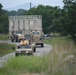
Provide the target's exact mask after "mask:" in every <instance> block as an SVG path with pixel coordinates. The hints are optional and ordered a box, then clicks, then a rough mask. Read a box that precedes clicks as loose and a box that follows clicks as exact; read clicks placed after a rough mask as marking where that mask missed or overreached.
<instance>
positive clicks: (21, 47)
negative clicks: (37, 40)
mask: <svg viewBox="0 0 76 75" xmlns="http://www.w3.org/2000/svg"><path fill="white" fill-rule="evenodd" d="M17 48H18V49H25V48H31V46H28V45H27V46H23V45H20V46H18V47H17Z"/></svg>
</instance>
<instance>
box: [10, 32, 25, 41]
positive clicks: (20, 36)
mask: <svg viewBox="0 0 76 75" xmlns="http://www.w3.org/2000/svg"><path fill="white" fill-rule="evenodd" d="M23 39H24V35H23V34H22V32H21V31H14V32H12V35H11V42H14V41H15V42H20V41H21V40H23Z"/></svg>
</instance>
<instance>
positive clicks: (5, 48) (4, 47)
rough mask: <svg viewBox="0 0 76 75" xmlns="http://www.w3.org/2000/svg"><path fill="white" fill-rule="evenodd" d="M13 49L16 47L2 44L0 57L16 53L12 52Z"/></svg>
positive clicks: (0, 45)
mask: <svg viewBox="0 0 76 75" xmlns="http://www.w3.org/2000/svg"><path fill="white" fill-rule="evenodd" d="M12 47H15V45H13V44H6V43H0V56H3V55H6V54H9V53H11V52H14V50H12Z"/></svg>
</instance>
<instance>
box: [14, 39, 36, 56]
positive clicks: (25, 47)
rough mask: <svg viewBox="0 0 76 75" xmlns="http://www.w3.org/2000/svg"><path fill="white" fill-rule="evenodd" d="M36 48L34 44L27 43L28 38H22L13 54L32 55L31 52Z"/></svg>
mask: <svg viewBox="0 0 76 75" xmlns="http://www.w3.org/2000/svg"><path fill="white" fill-rule="evenodd" d="M35 50H36V48H35V45H34V44H32V45H29V41H28V40H22V41H21V42H20V44H19V45H18V46H17V47H16V51H15V55H16V56H18V55H25V54H28V55H33V53H34V52H35Z"/></svg>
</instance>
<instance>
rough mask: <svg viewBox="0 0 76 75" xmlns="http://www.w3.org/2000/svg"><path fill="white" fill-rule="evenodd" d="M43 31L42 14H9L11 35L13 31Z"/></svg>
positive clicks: (25, 32) (24, 32) (26, 32)
mask: <svg viewBox="0 0 76 75" xmlns="http://www.w3.org/2000/svg"><path fill="white" fill-rule="evenodd" d="M34 30H38V31H42V16H41V15H24V16H9V35H11V33H12V31H22V33H23V34H28V33H29V32H30V31H34Z"/></svg>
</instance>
